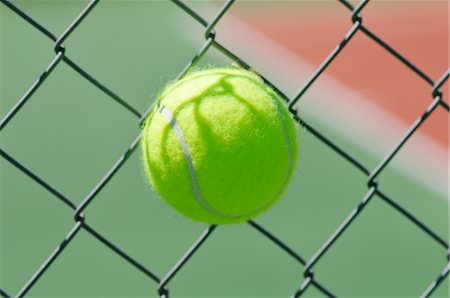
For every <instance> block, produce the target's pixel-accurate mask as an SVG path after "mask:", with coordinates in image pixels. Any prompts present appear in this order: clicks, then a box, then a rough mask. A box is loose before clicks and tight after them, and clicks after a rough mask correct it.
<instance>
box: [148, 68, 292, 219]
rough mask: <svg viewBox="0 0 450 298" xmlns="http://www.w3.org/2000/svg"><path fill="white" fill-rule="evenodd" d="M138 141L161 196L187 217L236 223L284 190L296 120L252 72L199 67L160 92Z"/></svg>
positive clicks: (264, 207)
mask: <svg viewBox="0 0 450 298" xmlns="http://www.w3.org/2000/svg"><path fill="white" fill-rule="evenodd" d="M142 148H143V156H144V164H145V167H146V171H147V173H148V176H149V179H150V182H151V184H152V186H153V188H154V189H155V190H156V191H157V192H158V193H159V195H160V196H161V197H162V198H163V199H164V200H165V201H167V203H169V204H170V205H171V206H173V207H174V208H175V209H176V210H178V211H179V212H181V213H182V214H184V215H186V216H187V217H189V218H191V219H193V220H197V221H202V222H206V223H212V224H222V223H236V222H241V221H245V220H248V219H250V218H253V217H255V216H256V215H258V214H260V213H261V212H263V211H264V210H267V209H268V208H270V207H271V206H272V204H273V203H274V202H275V201H277V200H278V199H279V197H280V196H281V194H282V193H283V190H284V189H285V188H286V185H287V183H288V181H289V179H290V177H291V175H292V171H293V169H294V167H295V160H296V155H297V141H296V128H295V125H294V122H293V120H292V118H291V117H290V115H289V113H288V111H287V109H286V108H285V106H284V105H283V104H282V102H281V100H280V98H279V96H278V95H277V93H276V92H274V91H273V90H272V89H271V88H270V87H269V86H267V85H266V84H264V82H263V81H262V80H261V79H260V77H258V76H257V75H255V74H253V73H251V72H249V71H246V70H242V69H237V68H216V69H207V70H199V71H195V72H192V73H190V74H189V75H187V76H186V77H184V78H183V79H181V80H179V81H177V82H175V83H173V84H171V85H169V86H167V87H166V89H165V90H164V91H163V92H162V94H161V96H160V97H159V98H158V100H157V104H156V106H155V108H154V109H153V110H152V112H151V113H150V114H149V116H148V118H147V120H146V122H145V126H144V129H143V138H142Z"/></svg>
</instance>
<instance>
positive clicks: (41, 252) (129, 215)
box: [0, 1, 449, 297]
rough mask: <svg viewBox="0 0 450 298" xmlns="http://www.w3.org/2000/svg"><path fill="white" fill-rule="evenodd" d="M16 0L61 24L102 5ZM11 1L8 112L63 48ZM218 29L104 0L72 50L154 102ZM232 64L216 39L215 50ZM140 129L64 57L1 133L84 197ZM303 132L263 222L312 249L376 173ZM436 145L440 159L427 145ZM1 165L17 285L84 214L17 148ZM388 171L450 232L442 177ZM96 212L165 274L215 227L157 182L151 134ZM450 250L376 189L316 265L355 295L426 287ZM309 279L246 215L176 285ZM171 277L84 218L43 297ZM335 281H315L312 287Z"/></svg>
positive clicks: (252, 289) (259, 287)
mask: <svg viewBox="0 0 450 298" xmlns="http://www.w3.org/2000/svg"><path fill="white" fill-rule="evenodd" d="M14 3H15V4H16V5H17V6H18V7H20V8H21V9H23V10H24V11H26V12H27V13H28V14H30V15H31V16H33V17H34V18H35V19H36V20H37V21H38V22H40V23H41V24H42V25H44V26H46V27H47V28H48V29H49V30H50V31H52V32H53V33H54V34H55V35H59V34H61V33H62V32H63V31H64V29H65V28H66V27H67V26H68V25H69V24H70V23H71V22H72V20H73V19H74V18H75V17H76V16H77V15H78V14H79V13H80V11H82V9H83V8H84V7H85V6H86V5H87V2H85V1H78V2H72V1H70V2H60V3H57V2H51V1H49V2H46V1H39V2H31V1H18V2H14ZM196 5H197V6H198V5H199V4H198V3H197V4H196ZM323 5H325V4H323ZM0 11H1V31H0V33H1V38H2V39H1V61H0V65H1V83H2V85H1V101H0V104H1V105H0V109H1V110H0V111H1V112H0V118H3V117H4V116H5V115H6V114H7V112H8V111H9V110H10V109H11V108H12V107H13V106H14V104H15V103H16V102H17V101H18V99H19V98H20V97H21V96H22V95H23V94H24V93H25V91H26V90H27V89H28V88H29V87H30V86H31V85H32V83H33V82H34V81H35V80H36V79H37V78H38V77H39V76H40V74H41V73H42V72H43V70H44V69H45V68H46V67H47V65H48V64H49V63H50V62H51V60H52V59H53V58H54V56H55V53H54V51H53V46H54V42H53V41H52V40H50V39H48V38H47V37H46V36H44V35H43V34H42V33H40V32H38V31H37V30H36V29H35V28H33V27H32V26H30V25H29V24H28V23H26V22H25V21H24V20H23V19H21V18H20V17H18V16H17V15H16V14H14V13H13V12H12V11H11V10H10V9H8V8H7V7H6V6H4V5H0ZM204 17H205V18H207V17H209V18H211V17H212V15H211V16H204ZM180 26H186V27H188V28H192V36H191V37H190V36H183V34H185V30H180V28H179V27H180ZM203 29H204V28H203V27H202V26H200V25H199V24H198V23H196V22H195V20H193V19H192V17H190V16H189V15H187V14H186V13H185V12H183V11H182V10H181V9H180V8H178V7H177V6H176V5H174V4H172V3H169V2H163V1H155V2H152V1H148V2H130V3H127V4H126V5H125V4H124V2H120V1H118V2H101V3H100V4H98V6H97V7H96V8H95V9H94V10H93V11H92V12H91V14H89V16H87V17H86V19H85V20H84V21H83V22H82V24H81V25H80V26H79V27H78V28H77V29H76V30H75V31H74V33H73V34H72V35H70V37H69V38H68V39H67V40H66V41H65V42H64V45H65V47H66V55H67V56H68V57H70V59H72V60H74V61H76V62H77V63H78V64H79V65H80V66H81V67H83V68H84V69H85V70H86V71H87V72H88V73H89V74H91V75H92V76H94V77H95V78H96V79H97V80H98V81H100V82H101V83H102V84H104V85H105V86H107V87H108V88H110V89H111V90H113V91H114V92H116V93H117V94H118V95H119V96H120V97H122V98H124V99H126V100H127V101H128V102H129V103H130V104H132V105H133V106H135V107H136V108H137V109H138V110H139V111H141V112H142V113H143V112H144V111H145V110H146V109H147V108H148V107H149V106H150V105H151V103H152V101H153V99H154V98H153V96H154V95H155V94H157V93H158V91H159V90H160V89H161V88H162V87H163V86H164V85H165V83H166V82H167V81H168V80H172V79H174V78H175V77H176V76H177V74H178V73H179V72H180V71H181V70H182V69H183V68H184V66H185V65H186V64H187V63H188V61H190V60H191V59H192V57H193V56H194V55H195V54H196V52H197V51H198V49H199V48H200V47H201V45H202V43H203V36H202V32H203V31H202V30H203ZM188 38H191V39H192V41H191V42H188V41H187V39H188ZM274 59H276V58H274ZM230 63H231V61H230V60H228V59H227V58H226V57H222V56H220V55H218V54H217V51H215V50H211V51H210V52H208V53H207V54H206V56H205V57H204V59H202V60H201V63H200V64H201V65H228V64H230ZM299 87H300V86H299ZM317 100H320V98H318V99H317ZM323 113H330V111H327V110H324V111H323ZM447 117H448V114H447ZM307 119H308V121H309V124H311V125H313V126H314V127H315V128H316V129H317V130H319V131H320V132H322V133H323V134H324V135H326V136H327V137H328V138H329V139H331V140H333V142H335V143H336V144H338V145H339V146H342V147H343V148H346V149H348V151H349V153H350V154H352V155H355V156H357V157H358V160H359V161H361V162H362V163H364V164H365V165H367V166H368V167H370V168H371V169H372V168H374V167H375V165H377V164H378V163H379V161H380V159H379V157H376V156H374V155H373V154H371V153H370V152H367V151H364V150H363V149H362V147H361V146H356V145H355V144H354V143H353V141H352V140H350V139H348V138H344V137H342V135H340V134H337V133H336V131H335V129H334V128H333V127H331V126H330V125H328V124H326V123H324V122H323V121H319V120H318V119H316V118H314V117H312V116H309V117H308V115H307ZM447 119H448V118H447ZM336 125H339V123H336ZM138 133H139V119H137V118H136V117H135V116H134V115H133V114H132V113H130V112H129V111H127V110H125V109H123V108H122V107H121V106H120V105H118V104H117V103H116V102H114V101H113V100H111V98H110V97H109V96H107V95H106V94H105V93H103V92H102V91H100V90H99V89H98V88H96V87H95V86H93V85H92V84H91V83H89V82H87V81H86V80H85V79H84V78H83V77H81V76H80V75H79V74H78V73H76V72H75V71H73V70H72V69H71V68H70V67H68V66H67V65H66V64H65V63H64V62H60V64H59V65H58V66H57V67H56V68H55V70H54V71H53V72H52V74H51V75H50V76H49V77H48V79H47V80H46V81H45V82H44V84H43V85H42V86H41V87H40V88H39V89H38V90H37V91H36V93H35V94H34V95H33V96H32V97H31V99H30V100H29V102H28V103H27V104H26V105H25V106H24V108H23V109H22V110H20V111H19V112H18V114H17V115H16V116H15V117H14V118H13V119H12V120H11V121H10V123H9V124H8V125H7V126H6V127H5V128H4V129H3V130H2V131H1V134H0V137H1V144H0V147H1V149H2V150H4V151H5V152H7V153H8V154H9V155H11V156H13V157H14V158H15V159H16V160H17V161H19V162H20V163H22V164H23V165H24V166H26V167H27V168H29V169H31V170H32V171H33V172H34V173H35V174H37V175H38V176H39V177H41V178H42V179H44V180H45V181H46V182H47V183H49V184H50V185H51V186H53V187H54V188H56V189H57V190H59V191H60V192H62V193H63V194H64V195H66V196H67V197H69V198H70V199H72V200H73V201H74V202H75V203H77V204H78V203H80V202H81V201H82V200H83V199H84V198H85V197H86V196H87V195H88V194H89V192H90V191H91V189H92V188H93V187H94V186H95V185H96V184H97V183H98V181H99V180H100V179H101V178H102V177H103V176H104V175H105V174H106V173H107V171H108V170H109V169H110V168H111V166H112V165H113V164H114V162H116V160H117V159H118V158H119V157H120V156H121V155H122V154H123V153H124V152H125V151H126V150H127V149H128V147H129V145H130V144H131V142H132V141H133V140H134V139H135V138H136V137H137V135H138ZM298 137H299V143H300V159H299V161H298V163H297V171H296V173H295V174H294V177H293V179H292V182H291V184H290V186H289V187H288V189H287V191H286V193H285V195H284V196H283V197H282V198H281V199H280V201H279V202H278V203H277V204H275V206H274V207H273V208H272V209H271V210H269V211H268V212H266V213H264V214H263V215H262V216H260V217H258V218H257V219H256V222H258V223H259V224H261V225H263V226H264V227H265V228H267V229H268V230H269V231H271V232H272V233H274V234H275V235H276V236H277V237H279V238H280V239H281V240H283V241H284V242H286V244H288V245H289V246H290V247H291V248H293V249H294V250H295V251H297V252H298V253H299V254H300V255H301V256H302V257H304V258H305V259H310V258H311V257H312V256H313V255H314V254H315V252H316V251H317V250H318V249H319V247H320V246H321V245H323V243H325V241H326V240H327V239H328V238H329V237H330V235H331V234H332V233H333V232H334V231H335V230H336V228H337V227H338V226H339V225H340V224H341V223H342V221H343V220H344V219H345V218H346V217H347V215H348V214H349V213H350V212H351V211H352V210H353V209H354V208H355V207H356V206H357V205H358V203H359V202H360V201H361V200H362V198H363V197H364V196H365V194H366V193H367V189H368V188H367V186H366V181H367V176H366V175H364V174H363V173H362V172H360V171H359V170H358V169H357V168H355V167H354V166H352V165H351V164H350V163H349V162H348V161H346V160H345V159H343V158H342V157H341V156H339V155H338V154H336V152H334V151H332V150H331V149H330V148H329V147H327V146H326V145H325V144H324V143H323V142H321V141H319V140H318V139H317V138H316V137H314V136H313V135H311V134H310V133H309V132H307V131H306V130H305V129H304V128H301V127H299V133H298ZM355 142H357V141H356V140H355ZM366 142H371V140H367V141H366ZM393 145H394V144H392V146H393ZM404 149H405V151H406V150H408V147H405V148H404ZM423 150H424V158H426V150H427V148H423ZM0 169H1V171H0V174H1V185H0V196H1V199H0V204H1V205H0V208H1V209H0V210H1V213H0V216H1V229H0V232H1V238H0V243H1V245H0V249H1V253H0V257H1V259H0V288H1V289H2V290H5V291H7V292H8V293H9V294H10V295H12V296H13V295H15V294H16V293H18V292H19V290H20V289H21V288H22V286H23V285H24V284H25V283H26V282H27V281H28V280H29V279H30V278H31V276H32V275H33V273H34V272H35V271H36V270H37V269H38V268H39V267H40V266H41V264H42V263H43V262H44V260H45V259H46V258H47V257H48V256H49V255H50V254H51V252H52V251H53V250H55V248H56V247H57V246H58V245H60V243H61V241H62V240H63V239H64V237H65V236H66V235H67V233H68V231H69V230H70V229H71V228H72V227H73V225H74V219H73V213H74V212H73V210H72V209H70V208H68V207H67V206H65V205H64V204H63V203H62V202H61V201H59V200H58V199H57V198H56V197H55V196H53V195H52V194H51V193H49V192H48V191H46V190H45V189H43V188H42V187H41V186H40V185H38V184H37V183H35V182H34V181H32V180H31V179H30V178H29V177H27V176H26V175H24V174H23V173H22V172H20V171H19V170H18V169H17V168H16V167H14V166H13V165H11V164H10V163H9V162H7V161H6V160H5V159H3V158H2V159H0ZM418 170H420V169H418ZM424 174H426V175H432V174H433V173H424ZM378 180H379V183H380V188H381V189H382V191H383V192H386V193H388V194H389V195H390V196H391V197H392V198H393V199H395V200H396V202H398V203H399V204H400V205H402V206H403V207H404V208H406V209H407V210H409V211H410V212H411V213H412V214H413V215H415V216H417V217H418V218H419V219H420V220H421V221H422V222H424V223H425V224H426V225H428V226H429V227H430V228H431V229H432V230H433V231H435V232H436V233H437V234H438V235H440V236H442V237H443V238H445V239H446V240H447V239H448V202H447V198H446V197H443V196H442V195H441V194H440V193H442V192H439V191H433V190H432V189H430V188H427V187H425V186H424V185H423V184H420V183H417V181H415V180H411V178H410V176H408V175H405V174H404V172H401V171H399V170H398V168H396V167H392V166H387V168H386V169H385V170H384V171H383V173H382V175H381V176H380V177H379V179H378ZM84 214H85V217H86V222H87V223H89V225H91V226H92V227H95V229H96V230H97V231H98V232H100V233H101V234H102V235H104V236H105V237H107V238H108V239H109V240H110V241H111V242H113V243H114V244H115V245H117V246H118V247H120V248H121V249H122V250H123V251H125V252H126V253H127V254H129V255H131V256H132V257H133V258H135V259H136V260H138V261H139V262H141V263H143V264H144V265H145V266H146V267H147V268H149V269H150V270H151V271H152V272H154V273H156V274H157V275H158V276H160V277H163V276H164V275H166V273H167V272H168V271H169V270H170V269H171V268H172V267H173V266H174V265H175V263H176V262H177V261H178V259H179V258H180V257H181V256H182V255H183V254H184V253H185V252H186V251H187V249H188V248H189V247H190V246H191V245H192V244H193V243H194V241H195V240H196V239H197V238H198V237H199V236H200V234H201V233H203V231H204V230H205V229H206V228H207V225H204V224H201V223H196V222H192V221H191V220H189V219H187V218H184V217H182V216H181V215H179V214H178V213H176V212H175V211H174V210H172V209H171V208H170V207H169V206H168V205H167V204H166V203H164V202H163V201H161V200H159V199H158V198H157V197H156V195H155V194H154V193H153V191H152V190H151V188H150V186H149V185H148V183H147V182H146V178H145V175H144V171H143V167H142V166H141V158H140V148H138V150H136V151H135V152H134V153H133V155H132V156H131V158H130V159H129V160H128V161H127V162H126V163H125V165H124V166H123V167H122V168H121V170H120V171H119V172H118V173H117V174H116V175H115V176H114V177H113V178H112V180H111V182H110V183H108V184H107V185H106V186H105V188H104V189H103V190H102V191H101V192H100V193H99V195H98V196H97V197H96V198H95V200H94V201H93V202H92V204H91V205H89V207H88V208H87V209H86V210H85V212H84ZM446 263H448V260H447V252H446V249H445V248H444V247H443V246H442V245H440V244H439V243H438V242H436V241H434V240H433V239H432V238H431V237H430V236H429V235H427V234H426V233H424V232H423V230H421V229H420V228H419V227H418V226H417V225H415V224H413V223H412V222H411V221H410V220H409V219H407V218H406V217H405V216H403V215H402V214H400V213H399V212H397V211H396V210H395V209H393V208H392V207H390V206H389V205H388V204H386V202H385V201H383V200H381V199H380V198H379V197H377V196H375V197H374V198H373V199H372V201H370V202H369V204H368V205H367V206H366V207H365V209H364V210H363V211H362V213H361V214H360V215H359V216H358V217H357V218H356V219H355V221H354V222H353V223H352V224H351V225H350V226H349V228H348V229H347V230H346V231H345V232H344V233H343V234H342V236H341V237H340V238H339V239H338V240H337V241H336V243H335V244H334V245H333V247H332V248H330V250H329V251H327V252H326V254H325V255H324V256H323V258H321V259H320V260H319V261H318V263H317V265H316V266H314V273H315V278H316V280H317V281H319V282H320V283H321V284H323V285H324V286H325V287H327V288H328V289H329V290H331V291H332V292H333V293H336V295H338V296H339V297H349V296H354V297H365V296H367V297H418V296H419V295H420V294H421V293H422V292H423V291H424V290H425V289H426V288H427V287H428V285H429V284H430V283H431V282H432V281H433V280H434V279H436V278H437V276H438V275H439V273H440V272H441V271H442V270H443V268H444V267H445V265H446ZM303 280H304V277H303V266H301V265H300V264H299V263H298V262H296V261H295V260H294V259H293V258H292V257H290V256H289V255H288V254H286V253H285V252H284V251H283V250H281V249H280V248H279V247H278V246H276V245H275V244H274V243H273V242H271V241H269V240H268V239H267V238H265V237H264V236H263V235H261V234H260V233H257V232H256V231H255V229H253V228H252V227H251V226H250V225H248V224H239V225H227V226H219V227H218V228H217V229H216V230H215V231H214V233H212V235H211V236H210V237H209V238H208V240H207V241H206V243H205V244H204V245H203V246H201V247H200V249H199V250H198V251H197V253H196V254H195V255H194V256H193V257H192V259H190V260H189V261H188V263H187V264H186V265H185V266H184V267H183V268H182V269H181V270H180V271H179V272H178V273H177V275H176V276H175V277H174V278H173V280H171V281H170V283H169V289H170V293H171V297H290V296H291V295H292V294H293V293H294V292H295V291H296V290H297V289H298V288H299V287H300V285H301V283H302V282H303ZM156 288H157V284H156V283H155V282H154V281H152V280H151V279H149V278H148V277H147V276H146V275H144V274H142V272H140V271H139V270H137V269H136V268H134V267H132V266H130V264H129V263H127V262H126V261H125V260H124V259H122V258H120V257H119V256H118V255H117V254H115V253H114V252H113V251H111V250H110V249H109V248H107V247H106V246H104V245H103V244H102V243H100V242H99V241H97V240H96V239H95V238H93V237H92V236H91V235H90V234H88V233H87V232H86V231H84V230H81V231H80V232H79V233H78V234H77V235H76V236H75V239H74V240H73V241H72V242H71V243H70V244H69V245H68V246H67V248H66V249H65V250H64V251H63V252H62V254H61V255H60V256H59V257H58V258H57V259H56V261H55V262H54V263H53V265H52V266H51V267H50V268H49V269H48V270H47V271H46V273H45V274H44V275H43V276H42V278H40V279H39V280H38V282H37V283H36V284H35V286H34V287H33V288H32V289H31V290H30V292H29V293H28V297H111V296H117V297H159V295H158V294H157V292H156ZM448 290H449V287H448V279H447V280H446V281H445V282H444V283H443V284H442V285H441V286H440V287H439V288H438V289H437V290H436V291H435V292H434V294H433V297H448ZM322 296H323V294H322V293H320V292H319V291H317V290H316V289H314V288H313V287H310V288H309V289H308V290H307V293H306V294H305V297H322Z"/></svg>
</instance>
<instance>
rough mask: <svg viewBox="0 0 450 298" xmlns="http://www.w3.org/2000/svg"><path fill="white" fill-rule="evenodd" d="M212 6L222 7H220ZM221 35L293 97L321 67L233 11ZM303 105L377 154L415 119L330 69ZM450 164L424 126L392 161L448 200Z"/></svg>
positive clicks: (304, 111) (191, 31)
mask: <svg viewBox="0 0 450 298" xmlns="http://www.w3.org/2000/svg"><path fill="white" fill-rule="evenodd" d="M211 9H212V10H213V11H216V10H217V7H212V8H211ZM206 15H211V13H208V14H206ZM177 28H182V31H181V32H180V34H181V35H182V36H183V37H184V38H185V39H186V41H187V42H189V43H191V44H193V45H195V46H198V45H199V43H198V41H196V40H195V41H194V40H193V39H192V38H191V37H192V36H193V35H196V34H197V33H198V34H199V35H201V28H199V27H195V28H188V27H187V26H186V25H185V24H184V25H180V26H177ZM197 31H198V32H197ZM196 36H198V35H196ZM217 39H218V41H219V42H220V43H222V44H223V45H224V46H226V47H227V48H228V49H230V50H231V51H233V52H234V53H235V54H236V55H238V56H239V57H240V58H241V59H243V60H244V61H246V62H247V63H249V64H250V65H252V67H254V68H256V70H257V71H259V72H260V73H261V74H262V75H264V76H265V77H266V78H267V79H269V80H270V81H271V82H272V83H274V85H275V86H277V87H278V88H280V90H283V91H284V93H285V94H287V95H288V96H290V97H291V96H294V95H295V94H296V92H297V91H298V88H299V87H300V86H301V85H302V84H303V83H304V82H305V81H306V80H307V79H308V77H309V76H310V75H311V74H312V73H313V72H314V70H315V67H314V66H313V65H311V64H310V63H308V62H307V61H305V60H303V59H301V58H300V57H299V56H298V55H296V54H295V53H294V52H292V51H291V50H289V49H287V48H285V47H283V46H282V45H280V44H279V43H277V42H276V41H274V40H272V39H271V38H269V37H268V36H266V35H264V34H262V33H260V32H259V31H257V30H255V29H253V28H252V27H251V26H249V25H247V24H246V23H244V22H242V21H240V20H239V19H237V18H235V17H233V16H231V15H227V16H226V17H224V18H223V19H222V20H221V21H220V22H219V26H218V28H217ZM331 50H332V49H330V52H331ZM210 52H214V53H215V52H216V51H210ZM213 55H215V54H213ZM219 56H220V57H221V58H223V55H222V54H218V53H217V56H215V58H217V57H219ZM324 58H325V57H324ZM430 101H431V97H430ZM298 108H299V111H300V113H301V115H304V116H306V118H307V119H312V121H310V122H313V123H314V122H316V123H317V122H320V124H323V125H326V126H327V127H328V128H329V129H331V130H333V131H334V132H335V133H336V134H338V135H340V136H341V137H344V138H345V139H347V140H349V141H350V142H351V143H352V144H354V145H355V146H358V147H359V148H360V149H362V150H364V151H365V152H368V153H369V154H371V155H372V156H374V157H375V158H376V160H381V159H382V158H383V157H384V155H385V154H387V153H388V152H389V151H390V150H391V148H393V147H394V145H396V143H397V142H398V141H399V140H400V138H401V137H402V136H403V135H404V134H405V132H406V131H407V129H408V128H409V126H411V124H412V123H406V122H404V121H403V120H401V119H399V118H398V117H396V115H395V114H392V113H390V112H389V111H387V110H385V109H383V108H382V107H380V106H379V105H376V104H375V103H373V101H372V100H371V99H370V98H368V97H367V96H365V95H363V94H361V93H359V92H357V91H356V90H354V89H352V88H350V87H348V86H346V85H344V84H343V83H341V82H339V81H338V80H336V79H334V78H332V77H331V76H329V75H327V74H326V71H325V73H323V74H322V75H321V76H320V78H319V79H318V80H317V81H316V83H315V84H314V85H313V86H312V88H310V90H308V92H307V93H306V94H305V95H304V97H303V98H302V99H300V102H299V103H298ZM324 111H325V112H324ZM347 149H348V148H347ZM350 149H351V148H350ZM448 165H449V156H448V150H447V149H446V148H445V146H443V145H441V144H440V143H438V142H437V141H435V140H434V139H432V138H431V137H429V136H428V135H426V134H425V133H423V132H422V131H421V130H420V128H419V130H418V131H416V132H415V133H414V135H413V136H412V137H411V138H410V139H409V141H408V142H407V144H406V145H405V146H404V147H403V148H402V149H401V150H400V152H399V153H398V154H397V155H396V156H395V157H394V159H393V160H392V161H391V162H390V164H389V165H388V167H392V168H394V169H395V170H398V171H400V172H401V173H403V174H404V175H406V176H408V177H409V178H411V179H412V180H413V181H414V182H415V183H418V184H420V185H422V186H423V187H425V188H427V189H428V190H429V191H431V192H433V193H435V194H437V195H438V196H439V197H440V198H442V199H443V200H448V182H449V181H448V177H449V173H448ZM373 167H374V165H373ZM380 180H381V181H382V174H381V176H380Z"/></svg>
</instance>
